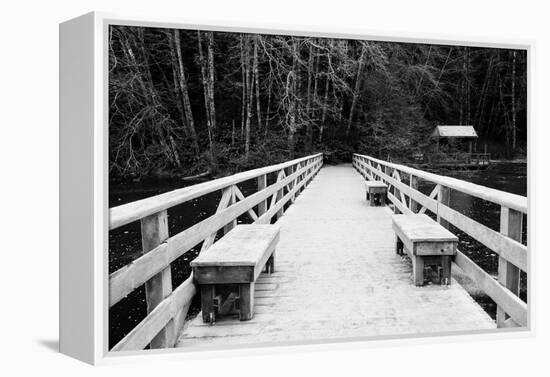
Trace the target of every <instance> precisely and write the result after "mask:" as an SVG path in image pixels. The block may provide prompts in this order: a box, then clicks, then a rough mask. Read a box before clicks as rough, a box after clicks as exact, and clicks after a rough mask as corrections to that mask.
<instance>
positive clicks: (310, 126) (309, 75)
mask: <svg viewBox="0 0 550 377" xmlns="http://www.w3.org/2000/svg"><path fill="white" fill-rule="evenodd" d="M312 81H313V44H310V45H309V57H308V63H307V93H306V96H307V99H306V114H307V117H308V118H309V115H310V113H311V84H312ZM312 144H313V124H312V122H311V119H308V122H307V128H306V150H307V152H311V150H312V149H313V145H312Z"/></svg>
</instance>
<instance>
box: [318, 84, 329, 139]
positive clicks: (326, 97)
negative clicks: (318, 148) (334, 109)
mask: <svg viewBox="0 0 550 377" xmlns="http://www.w3.org/2000/svg"><path fill="white" fill-rule="evenodd" d="M328 86H329V80H328V75H327V78H326V82H325V97H324V99H323V112H322V113H321V127H320V128H319V143H321V142H323V131H324V130H325V119H326V116H327V108H328Z"/></svg>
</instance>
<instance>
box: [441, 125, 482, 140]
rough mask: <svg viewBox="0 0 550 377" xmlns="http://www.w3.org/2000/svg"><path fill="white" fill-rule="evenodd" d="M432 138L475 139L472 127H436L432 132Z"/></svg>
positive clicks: (475, 134)
mask: <svg viewBox="0 0 550 377" xmlns="http://www.w3.org/2000/svg"><path fill="white" fill-rule="evenodd" d="M432 137H464V138H475V137H477V133H476V130H475V129H474V126H448V125H446V126H443V125H442V126H436V127H435V130H434V131H433V132H432Z"/></svg>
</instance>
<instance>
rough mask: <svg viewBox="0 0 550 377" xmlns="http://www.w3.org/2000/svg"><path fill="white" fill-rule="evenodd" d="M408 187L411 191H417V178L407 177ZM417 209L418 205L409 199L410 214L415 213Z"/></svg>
mask: <svg viewBox="0 0 550 377" xmlns="http://www.w3.org/2000/svg"><path fill="white" fill-rule="evenodd" d="M409 187H410V188H411V189H413V190H416V191H418V177H416V176H414V175H412V174H411V175H410V176H409ZM418 208H419V207H418V203H417V202H415V201H414V200H412V198H410V197H409V209H410V210H411V212H412V213H417V212H418Z"/></svg>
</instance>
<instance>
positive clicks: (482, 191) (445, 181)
mask: <svg viewBox="0 0 550 377" xmlns="http://www.w3.org/2000/svg"><path fill="white" fill-rule="evenodd" d="M354 156H361V157H365V158H368V159H369V160H370V161H373V162H376V163H378V164H380V165H382V166H386V167H389V168H392V169H397V170H399V171H401V172H404V173H407V174H410V175H414V176H416V177H419V178H422V179H425V180H427V181H431V182H434V183H437V184H440V185H443V186H446V187H449V188H451V189H454V190H457V191H461V192H463V193H465V194H468V195H471V196H475V197H477V198H480V199H483V200H486V201H489V202H493V203H496V204H499V205H501V206H505V207H508V208H511V209H514V210H516V211H519V212H521V213H524V214H527V198H526V197H525V196H520V195H516V194H512V193H509V192H505V191H500V190H495V189H492V188H489V187H485V186H481V185H476V184H475V183H471V182H466V181H462V180H460V179H456V178H452V177H445V176H442V175H438V174H434V173H429V172H427V171H423V170H418V169H414V168H411V167H408V166H405V165H400V164H396V163H392V162H388V161H383V160H379V159H376V158H374V157H370V156H365V155H361V154H358V153H354Z"/></svg>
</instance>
